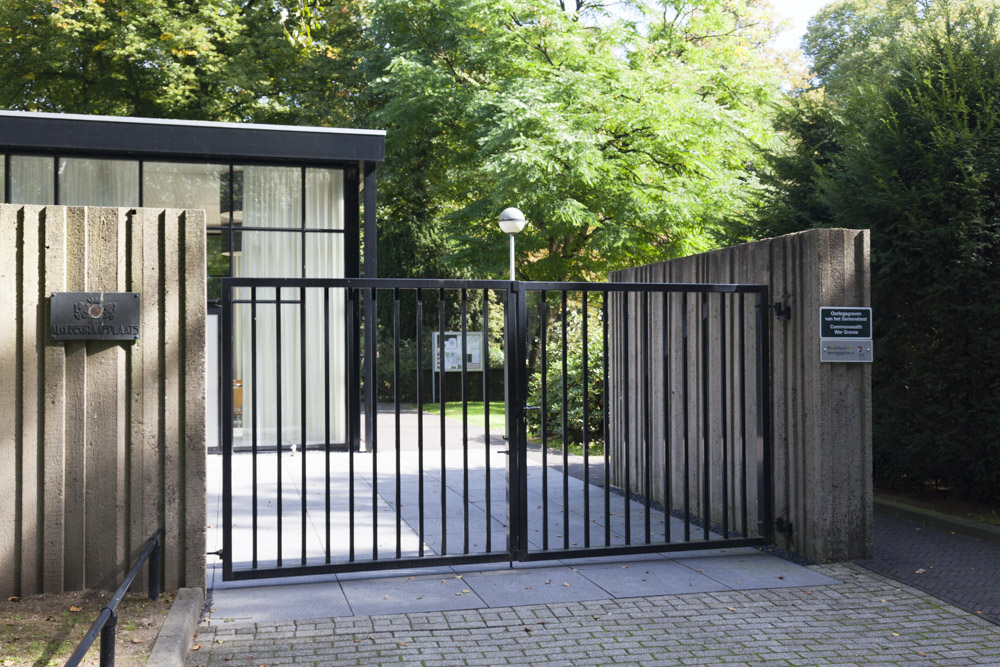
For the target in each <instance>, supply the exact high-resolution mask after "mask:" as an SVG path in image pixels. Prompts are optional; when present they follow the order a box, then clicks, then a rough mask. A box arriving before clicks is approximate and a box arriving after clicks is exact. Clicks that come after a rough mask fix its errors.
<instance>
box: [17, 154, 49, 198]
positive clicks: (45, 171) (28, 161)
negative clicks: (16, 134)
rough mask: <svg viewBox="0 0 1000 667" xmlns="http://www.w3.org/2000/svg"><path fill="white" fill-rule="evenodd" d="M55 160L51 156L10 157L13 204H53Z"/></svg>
mask: <svg viewBox="0 0 1000 667" xmlns="http://www.w3.org/2000/svg"><path fill="white" fill-rule="evenodd" d="M53 165H54V160H53V159H52V158H50V157H30V156H27V155H12V156H11V157H10V202H11V203H12V204H52V203H54V202H55V200H56V199H55V185H54V184H53V168H54V166H53Z"/></svg>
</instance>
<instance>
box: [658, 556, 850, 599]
mask: <svg viewBox="0 0 1000 667" xmlns="http://www.w3.org/2000/svg"><path fill="white" fill-rule="evenodd" d="M675 562H677V563H680V564H682V565H684V566H685V567H688V568H690V569H692V570H694V571H696V572H699V573H701V574H704V575H705V576H706V577H710V578H712V579H714V580H715V581H718V582H719V583H721V584H725V585H726V586H728V587H729V588H731V589H733V590H741V591H742V590H751V589H755V588H790V587H793V586H824V585H828V584H836V583H839V582H838V581H836V580H835V579H831V578H830V577H827V576H824V575H822V574H819V573H818V572H814V571H812V570H810V569H807V568H804V567H802V566H800V565H795V564H794V563H789V562H788V561H786V560H781V559H780V558H776V557H774V556H771V555H768V554H762V553H757V554H747V555H736V556H733V555H725V556H712V557H708V558H684V559H678V560H677V561H675Z"/></svg>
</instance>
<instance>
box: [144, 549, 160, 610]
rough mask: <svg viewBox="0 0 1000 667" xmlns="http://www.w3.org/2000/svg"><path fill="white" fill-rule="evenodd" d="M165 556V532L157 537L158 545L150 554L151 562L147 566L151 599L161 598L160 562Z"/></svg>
mask: <svg viewBox="0 0 1000 667" xmlns="http://www.w3.org/2000/svg"><path fill="white" fill-rule="evenodd" d="M162 558H163V534H162V533H160V534H159V535H157V537H156V547H155V548H154V549H153V551H152V552H150V554H149V564H148V565H147V566H146V570H147V574H148V575H149V582H148V583H149V585H148V586H147V588H149V599H150V600H153V601H156V600H159V599H160V562H161V560H162Z"/></svg>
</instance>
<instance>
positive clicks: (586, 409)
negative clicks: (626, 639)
mask: <svg viewBox="0 0 1000 667" xmlns="http://www.w3.org/2000/svg"><path fill="white" fill-rule="evenodd" d="M588 298H589V295H588V293H587V291H586V290H584V292H583V323H582V327H583V328H582V330H581V334H582V335H581V340H582V343H581V344H582V345H583V546H584V548H589V547H590V438H589V437H588V436H589V435H590V372H589V371H590V358H589V355H588V352H589V350H588V347H589V343H588V341H589V336H588V335H587V334H588V331H587V318H588V313H587V300H588Z"/></svg>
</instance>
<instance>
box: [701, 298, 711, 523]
mask: <svg viewBox="0 0 1000 667" xmlns="http://www.w3.org/2000/svg"><path fill="white" fill-rule="evenodd" d="M708 304H709V293H708V292H704V293H703V294H702V295H701V457H702V460H701V519H702V523H703V524H704V528H703V534H704V539H706V540H707V539H709V524H710V523H711V522H712V488H711V484H712V477H711V474H712V468H711V465H712V453H711V448H712V441H711V438H710V437H709V431H710V426H711V418H712V415H711V411H710V410H709V393H708V389H709V376H710V374H711V368H710V366H709V363H708V341H709V335H708Z"/></svg>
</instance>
